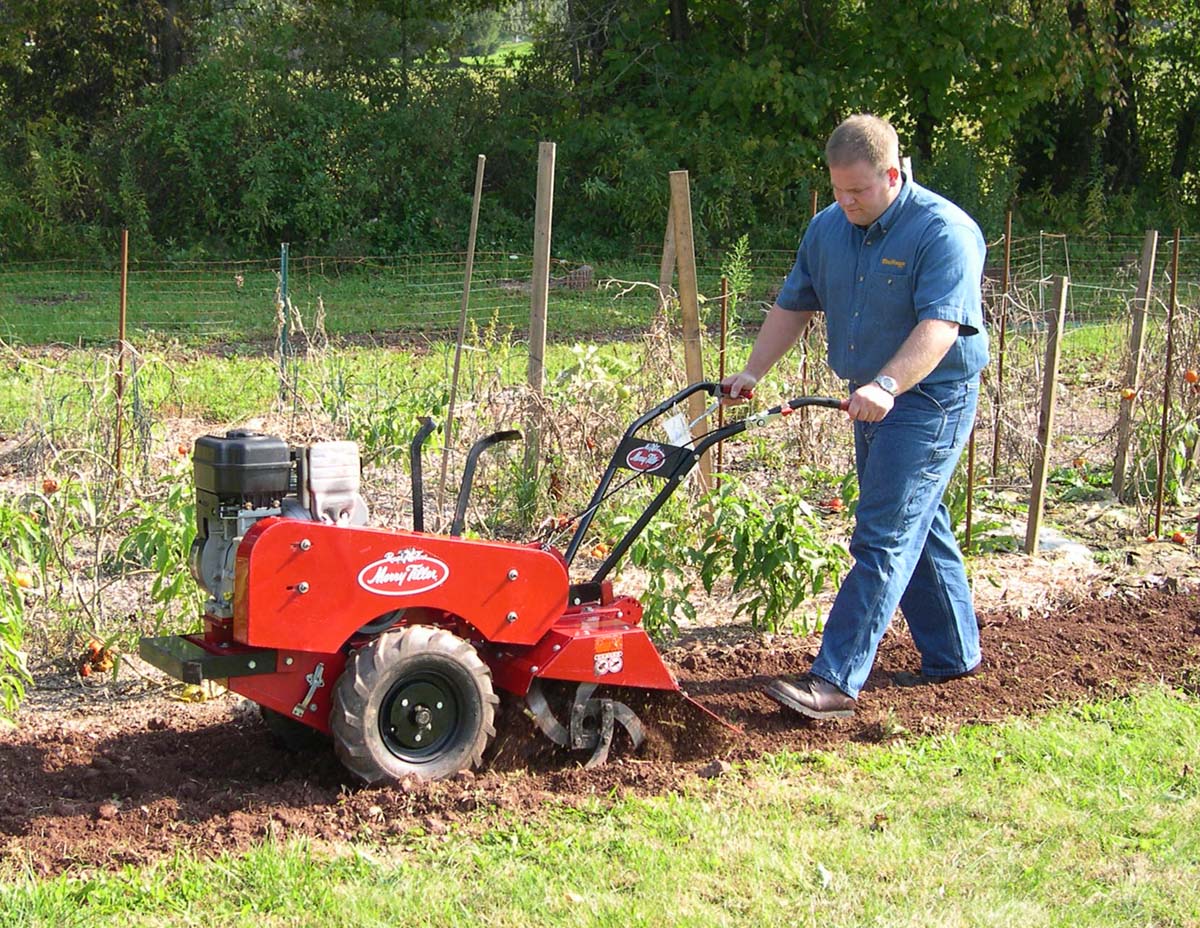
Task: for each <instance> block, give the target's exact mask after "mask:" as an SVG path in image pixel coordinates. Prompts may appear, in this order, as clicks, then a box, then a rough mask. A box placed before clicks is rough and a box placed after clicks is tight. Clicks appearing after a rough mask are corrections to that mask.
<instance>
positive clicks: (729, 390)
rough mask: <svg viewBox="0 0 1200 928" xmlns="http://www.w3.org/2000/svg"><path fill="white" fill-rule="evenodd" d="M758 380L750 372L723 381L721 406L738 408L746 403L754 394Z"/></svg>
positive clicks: (743, 372)
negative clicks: (740, 404)
mask: <svg viewBox="0 0 1200 928" xmlns="http://www.w3.org/2000/svg"><path fill="white" fill-rule="evenodd" d="M757 383H758V378H757V377H755V376H754V375H753V374H751V373H749V372H748V371H742V372H741V373H740V374H734V375H733V376H732V377H726V378H725V379H724V380H722V381H721V388H722V389H721V394H722V395H721V405H722V406H737V405H738V404H739V403H744V402H746V399H747V397H749V396H750V394H752V393H753V392H754V387H755V385H756V384H757Z"/></svg>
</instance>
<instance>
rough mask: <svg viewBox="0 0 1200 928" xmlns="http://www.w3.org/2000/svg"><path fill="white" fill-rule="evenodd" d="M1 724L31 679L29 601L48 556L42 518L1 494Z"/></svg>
mask: <svg viewBox="0 0 1200 928" xmlns="http://www.w3.org/2000/svg"><path fill="white" fill-rule="evenodd" d="M0 537H3V538H4V547H3V548H0V727H2V725H3V723H4V722H5V720H6V719H8V718H11V717H12V716H13V715H14V714H15V713H16V710H17V705H18V703H19V702H20V701H21V698H22V697H23V696H24V694H25V684H26V683H28V682H30V680H31V678H30V676H29V669H28V667H27V666H26V656H25V652H24V651H22V650H21V645H22V642H23V640H24V636H25V618H26V616H25V600H26V597H27V596H35V595H37V593H38V590H39V588H40V587H41V585H42V578H44V577H45V566H46V559H47V552H46V545H45V543H44V539H43V532H42V529H41V526H40V525H39V523H38V521H37V520H36V519H35V518H33V516H32V515H30V514H29V513H28V512H25V511H23V510H22V509H21V508H20V507H19V506H18V505H16V503H15V502H14V501H13V500H10V499H7V498H4V497H0Z"/></svg>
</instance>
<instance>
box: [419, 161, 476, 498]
mask: <svg viewBox="0 0 1200 928" xmlns="http://www.w3.org/2000/svg"><path fill="white" fill-rule="evenodd" d="M486 163H487V157H486V156H485V155H480V156H479V157H478V158H477V159H476V160H475V195H474V197H473V198H472V200H471V225H470V228H469V230H468V231H467V267H466V272H465V273H464V275H463V293H462V304H461V305H460V306H459V311H458V338H457V339H456V340H455V342H454V372H453V373H452V374H451V375H450V403H449V406H448V408H447V410H446V428H445V429H444V430H443V432H442V473H441V476H440V477H439V478H438V492H437V507H438V516H439V518H440V517H441V513H442V498H443V496H444V495H445V492H446V473H447V471H448V470H449V467H450V444H451V439H452V438H453V437H454V404H455V401H456V399H457V397H458V374H459V369H460V368H461V367H462V353H463V341H464V340H465V338H466V335H467V307H468V306H469V305H470V300H471V273H472V271H473V270H474V269H475V237H476V234H477V233H478V231H479V201H480V199H482V196H483V166H484V164H486ZM413 502H414V505H415V504H416V501H415V500H414V501H413Z"/></svg>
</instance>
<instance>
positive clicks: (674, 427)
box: [663, 412, 692, 448]
mask: <svg viewBox="0 0 1200 928" xmlns="http://www.w3.org/2000/svg"><path fill="white" fill-rule="evenodd" d="M663 429H665V430H666V433H667V441H669V442H670V443H671V444H673V445H678V446H679V447H681V448H690V447H692V433H691V432H690V431H689V430H688V424H687V416H685V415H684V414H683V413H681V412H677V413H675V415H673V416H671V417H670V418H667V419H664V420H663Z"/></svg>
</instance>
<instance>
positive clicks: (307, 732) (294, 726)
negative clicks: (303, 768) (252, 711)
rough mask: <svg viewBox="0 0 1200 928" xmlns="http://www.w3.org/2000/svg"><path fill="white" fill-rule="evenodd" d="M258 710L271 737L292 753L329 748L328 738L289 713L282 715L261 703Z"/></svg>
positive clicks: (305, 752) (304, 752) (326, 749)
mask: <svg viewBox="0 0 1200 928" xmlns="http://www.w3.org/2000/svg"><path fill="white" fill-rule="evenodd" d="M258 711H259V714H260V715H261V716H262V720H263V724H264V725H266V726H267V731H269V732H270V733H271V737H273V738H274V739H275V740H276V741H278V742H279V744H280V745H282V746H283V747H284V748H285V749H287V750H288V751H291V752H292V753H293V754H308V753H310V752H312V751H320V750H325V751H328V750H329V739H328V738H327V737H326V736H325V735H324V734H323V733H322V732H319V731H317V730H316V729H315V728H313V727H312V726H310V725H305V724H304V723H303V722H297V721H296V720H295V719H294V718H292V717H291V716H290V715H284V714H283V713H282V712H276V711H275V710H274V709H268V708H267V707H266V706H263V705H260V706H259V707H258Z"/></svg>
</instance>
